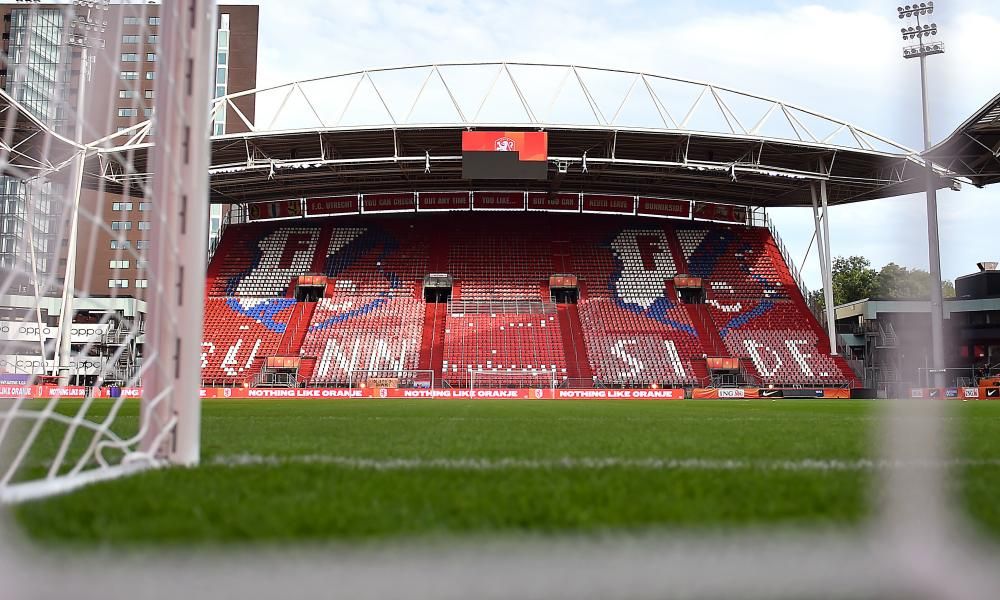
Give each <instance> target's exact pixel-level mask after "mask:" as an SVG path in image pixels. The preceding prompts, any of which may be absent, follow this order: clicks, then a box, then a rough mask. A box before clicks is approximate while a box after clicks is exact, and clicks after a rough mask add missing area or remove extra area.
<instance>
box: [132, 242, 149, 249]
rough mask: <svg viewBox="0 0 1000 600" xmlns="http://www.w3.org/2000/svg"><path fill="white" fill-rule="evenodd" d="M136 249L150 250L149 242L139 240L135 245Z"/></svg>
mask: <svg viewBox="0 0 1000 600" xmlns="http://www.w3.org/2000/svg"><path fill="white" fill-rule="evenodd" d="M135 247H136V248H138V249H139V250H145V249H146V248H149V240H139V241H137V242H136V243H135Z"/></svg>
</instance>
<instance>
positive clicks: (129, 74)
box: [119, 71, 139, 80]
mask: <svg viewBox="0 0 1000 600" xmlns="http://www.w3.org/2000/svg"><path fill="white" fill-rule="evenodd" d="M119 77H121V78H122V79H125V80H131V79H139V74H138V73H136V72H135V71H122V72H121V74H120V75H119Z"/></svg>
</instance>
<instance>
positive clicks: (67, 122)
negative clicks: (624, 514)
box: [0, 1, 259, 298]
mask: <svg viewBox="0 0 1000 600" xmlns="http://www.w3.org/2000/svg"><path fill="white" fill-rule="evenodd" d="M0 18H2V19H3V41H2V46H0V49H2V50H3V55H2V61H0V85H2V86H3V87H4V89H5V90H6V91H7V92H8V93H9V94H10V95H11V96H13V97H14V98H15V99H16V100H18V101H19V102H21V103H22V104H24V105H25V106H26V107H27V108H28V109H29V110H30V111H31V112H33V113H34V114H35V115H36V116H37V117H38V118H40V119H42V120H43V121H45V122H46V123H47V124H48V125H49V126H50V127H52V128H54V129H55V130H57V131H58V132H59V133H61V134H62V135H65V136H66V137H69V138H73V137H75V136H76V135H77V129H78V128H77V127H76V124H77V123H76V108H77V106H78V101H79V99H80V93H81V92H83V93H84V94H85V95H84V102H85V109H84V113H83V114H84V115H85V118H84V120H83V123H82V132H80V137H81V138H82V140H83V141H92V140H95V139H99V138H101V137H104V136H106V135H109V134H112V133H115V132H120V131H123V130H127V129H128V128H129V127H133V126H135V125H137V124H139V123H142V122H143V121H146V120H148V119H150V118H152V117H153V108H154V104H155V100H156V93H157V87H158V85H160V84H161V83H163V82H161V81H160V80H158V79H157V58H158V49H159V43H158V42H159V29H160V5H159V4H154V3H148V4H118V3H108V2H99V1H90V2H76V3H73V4H34V3H25V2H18V3H0ZM258 22H259V7H257V6H253V5H219V7H218V21H217V23H218V29H217V32H216V44H217V48H216V52H215V55H214V57H213V61H214V64H213V66H214V67H215V73H216V91H215V93H216V96H221V95H224V94H227V93H233V92H238V91H243V90H248V89H252V88H254V87H256V81H257V30H258ZM84 56H86V58H87V62H86V64H84V63H83V58H84ZM168 84H169V83H164V85H168ZM84 88H85V89H84ZM235 104H236V106H237V107H238V108H239V109H240V112H242V113H243V115H245V116H246V118H247V119H248V120H250V121H251V122H252V120H253V118H254V108H255V107H254V99H253V96H247V97H245V98H241V99H239V100H237V101H236V102H235ZM232 113H233V111H230V112H229V113H226V112H220V113H219V114H218V115H217V116H216V119H215V121H214V122H213V123H212V125H211V127H212V133H213V134H223V133H238V132H241V131H246V130H247V128H246V125H245V124H244V123H243V121H242V119H240V118H239V117H238V116H237V115H236V114H232ZM154 129H155V128H154ZM125 139H126V138H122V140H121V143H124V141H125ZM150 139H152V140H154V141H155V130H154V132H153V135H152V137H151V138H150ZM67 179H68V178H67ZM68 189H72V188H71V186H70V185H69V182H68V180H66V181H61V180H55V181H52V182H48V183H46V184H44V185H42V186H39V185H32V186H30V189H29V186H28V185H26V183H25V182H23V181H19V180H16V179H13V178H10V177H0V268H7V269H9V270H10V271H13V270H14V268H15V267H20V268H18V269H17V270H19V271H20V272H22V273H29V272H30V269H29V268H27V265H28V262H29V261H31V260H33V263H34V265H35V270H37V271H38V273H39V279H42V278H43V277H44V276H45V275H46V274H50V273H52V274H56V275H57V276H59V275H60V274H61V273H62V272H63V270H64V268H65V261H66V252H68V249H67V248H63V247H62V246H63V245H64V244H65V241H62V242H60V240H66V237H67V236H66V235H65V232H63V231H60V230H61V229H65V226H63V221H64V219H62V217H63V215H62V210H63V208H64V207H65V206H66V204H65V202H51V201H47V199H48V197H49V196H52V195H63V196H62V198H65V196H64V195H65V194H66V193H67V192H66V190H68ZM28 194H31V196H30V198H31V202H28V201H27V199H28V198H29V196H28ZM205 201H206V202H207V199H205ZM151 207H152V203H151V200H150V199H147V198H143V197H131V196H121V195H115V194H109V193H99V192H97V191H93V190H86V189H85V190H84V191H83V193H82V195H81V215H83V216H81V218H80V220H79V225H80V227H79V234H78V250H77V256H78V258H79V263H80V264H81V267H79V268H78V269H77V272H76V287H77V288H78V289H80V290H81V291H82V292H84V293H86V294H88V295H91V296H103V295H116V296H134V297H139V298H142V297H143V296H144V294H145V289H146V287H147V285H148V275H147V270H146V260H145V252H144V250H145V247H146V245H147V237H148V234H149V227H150V219H149V211H150V208H151ZM45 208H48V209H50V210H48V212H46V211H45V210H42V209H45ZM224 208H225V207H222V206H213V207H212V209H211V222H210V224H209V229H210V236H212V235H217V233H218V231H219V227H220V225H221V222H222V219H223V212H222V211H223V209H224ZM29 213H31V214H29ZM29 227H33V229H31V230H30V231H29V230H28V228H29ZM29 241H30V243H31V244H33V245H34V246H35V251H34V252H33V253H32V252H30V250H31V248H30V246H29ZM31 254H33V255H34V256H33V258H32V256H30V255H31ZM29 283H30V282H29V281H27V280H25V281H23V282H19V283H18V286H19V287H21V288H22V289H23V291H25V292H27V291H28V290H29V289H30V287H31V286H30V285H29ZM47 291H48V292H49V293H53V292H54V291H55V290H51V289H50V290H47Z"/></svg>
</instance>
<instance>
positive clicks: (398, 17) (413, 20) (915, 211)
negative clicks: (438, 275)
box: [256, 0, 1000, 289]
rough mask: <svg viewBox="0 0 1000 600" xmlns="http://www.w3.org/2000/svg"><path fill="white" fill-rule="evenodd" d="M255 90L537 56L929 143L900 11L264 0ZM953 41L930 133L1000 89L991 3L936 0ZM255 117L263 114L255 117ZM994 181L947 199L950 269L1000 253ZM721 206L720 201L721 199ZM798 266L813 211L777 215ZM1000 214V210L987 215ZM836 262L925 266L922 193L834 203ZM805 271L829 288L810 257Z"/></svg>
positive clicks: (882, 7) (943, 213) (879, 2)
mask: <svg viewBox="0 0 1000 600" xmlns="http://www.w3.org/2000/svg"><path fill="white" fill-rule="evenodd" d="M256 3H257V4H260V6H261V15H260V41H259V44H260V46H259V63H258V85H259V86H260V87H263V86H268V85H275V84H280V83H286V82H289V81H293V80H297V79H308V78H314V77H321V76H325V75H333V74H337V73H342V72H349V71H355V70H359V69H364V68H373V67H384V66H396V65H407V64H416V63H431V62H466V61H477V60H486V61H500V60H506V61H527V62H547V63H568V64H577V65H588V66H601V67H614V68H622V69H628V70H637V71H644V72H648V73H654V74H662V75H667V76H672V77H680V78H689V79H693V80H698V81H707V82H710V83H713V84H716V85H720V86H725V87H728V88H734V89H737V90H743V91H746V92H750V93H753V94H757V95H760V96H766V97H772V98H777V99H780V100H783V101H785V102H788V103H790V104H795V105H798V106H801V107H806V108H809V109H812V110H814V111H816V112H819V113H823V114H826V115H830V116H832V117H836V118H838V119H842V120H844V121H847V122H850V123H852V124H854V125H857V126H859V127H861V128H864V129H867V130H869V131H871V132H873V133H877V134H879V135H882V136H885V137H887V138H890V139H892V140H894V141H896V142H899V143H901V144H903V145H904V146H907V147H910V148H920V147H921V146H922V143H923V140H922V129H921V123H920V96H919V71H918V66H917V61H913V60H905V59H903V57H902V47H903V45H904V43H903V41H902V40H901V38H900V35H899V27H900V21H899V19H898V17H897V15H896V7H897V4H896V3H895V2H887V1H884V0H854V1H850V0H848V1H843V0H838V1H837V2H825V3H815V2H798V1H793V0H770V1H760V0H754V1H750V2H747V1H745V0H744V1H730V0H708V1H699V2H691V1H673V0H653V1H642V0H605V1H603V2H599V1H595V2H586V1H578V2H572V3H570V2H544V1H541V0H534V1H530V0H529V1H522V0H509V1H501V0H477V1H475V2H461V1H459V0H378V1H366V0H352V1H350V2H348V1H330V0H259V2H256ZM936 8H937V10H936V14H935V19H934V20H935V22H936V23H937V24H938V25H939V28H940V32H941V34H940V35H939V38H940V39H941V40H943V41H944V42H945V44H946V48H947V52H946V53H945V54H944V55H940V56H934V57H932V58H930V59H929V74H928V75H929V82H930V89H931V96H930V106H931V128H932V140H933V141H935V142H936V141H939V140H941V139H943V138H944V137H946V136H947V135H948V134H950V133H951V132H952V131H953V130H954V129H955V128H956V127H957V126H958V125H959V124H960V123H961V122H962V121H963V120H964V119H965V118H966V117H968V116H969V115H970V114H972V113H973V112H974V111H975V110H977V109H978V108H979V107H980V106H982V105H983V104H985V103H986V102H987V101H988V100H990V99H991V98H992V97H993V96H995V95H996V94H997V93H998V92H1000V69H998V68H996V66H995V56H996V53H995V52H992V51H988V50H987V49H988V48H989V47H990V45H991V42H992V41H993V40H997V39H1000V13H998V12H997V11H996V10H995V8H996V6H995V4H994V2H993V1H992V0H941V1H939V2H936ZM260 116H261V115H260V114H258V122H260ZM998 197H1000V188H998V189H989V188H987V189H983V190H980V189H975V188H972V187H971V186H966V187H965V188H964V189H963V190H962V191H960V192H953V191H942V192H940V193H939V202H940V211H939V214H940V222H941V240H942V271H943V274H944V277H945V278H947V279H953V278H955V277H956V276H959V275H963V274H967V273H971V272H973V271H975V270H976V266H975V263H976V262H978V261H981V260H989V259H992V260H997V259H1000V242H997V241H995V238H993V237H992V235H993V234H994V229H995V228H996V226H997V219H996V215H997V214H998V211H997V207H998V205H997V199H998ZM720 200H724V199H720ZM771 215H772V218H773V219H774V221H775V222H776V224H777V226H778V229H779V232H780V234H781V236H782V238H783V240H784V241H785V243H786V244H787V245H788V247H789V248H790V251H791V253H792V255H793V256H794V257H795V261H796V262H797V263H799V262H801V261H802V258H803V257H804V255H805V252H806V248H807V246H808V245H809V242H810V239H811V237H812V233H813V231H812V230H813V222H812V214H811V210H809V209H782V210H775V211H773V212H772V213H771ZM988 215H993V218H985V217H986V216H988ZM830 226H831V236H830V237H831V245H832V248H833V255H834V256H840V255H844V256H846V255H853V254H860V255H864V256H866V257H868V258H869V259H870V260H871V262H872V264H873V265H874V266H875V267H876V268H878V267H881V266H882V265H884V264H886V263H888V262H890V261H891V262H896V263H897V264H901V265H904V266H907V267H919V268H927V264H928V259H927V245H926V219H925V199H924V197H923V195H914V196H906V197H902V198H896V199H886V200H877V201H872V202H866V203H860V204H852V205H848V206H843V207H834V208H832V209H831V218H830ZM803 275H804V276H805V278H806V283H807V285H808V286H809V287H810V288H813V289H815V288H818V287H820V286H821V283H820V277H819V265H818V259H817V258H816V254H815V250H814V251H813V253H812V254H811V255H810V256H809V260H808V261H807V262H806V263H805V265H804V269H803Z"/></svg>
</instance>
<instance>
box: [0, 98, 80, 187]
mask: <svg viewBox="0 0 1000 600" xmlns="http://www.w3.org/2000/svg"><path fill="white" fill-rule="evenodd" d="M80 150H81V147H80V146H78V145H77V144H74V143H73V142H72V141H70V140H68V139H66V138H65V137H63V136H61V135H59V134H58V133H55V132H53V131H52V130H51V129H50V128H49V127H47V126H46V125H45V123H43V122H42V121H41V120H40V119H38V118H37V117H35V116H34V115H33V114H32V113H31V112H30V111H29V110H27V109H26V108H25V107H23V106H22V105H21V104H19V103H18V102H16V101H15V100H14V99H13V98H11V97H10V96H9V95H8V94H7V92H5V91H4V90H3V89H0V167H2V168H0V172H2V173H3V174H5V175H12V176H15V177H18V178H20V179H30V178H32V177H35V176H38V175H42V174H47V173H51V172H54V171H58V170H60V169H61V168H63V167H64V166H66V165H67V164H68V162H69V161H70V160H72V158H73V156H75V155H76V154H77V153H78V152H79V151H80Z"/></svg>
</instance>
